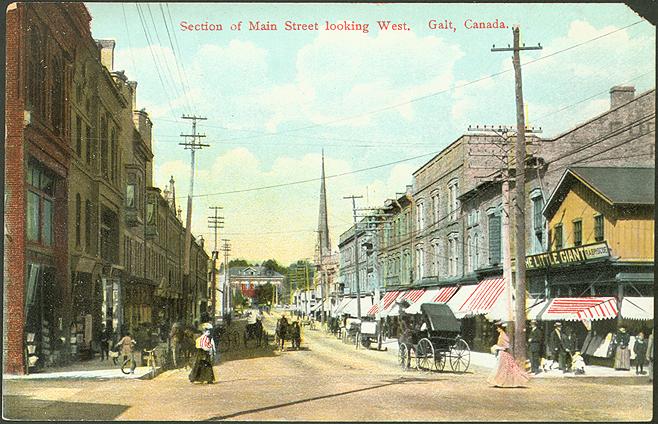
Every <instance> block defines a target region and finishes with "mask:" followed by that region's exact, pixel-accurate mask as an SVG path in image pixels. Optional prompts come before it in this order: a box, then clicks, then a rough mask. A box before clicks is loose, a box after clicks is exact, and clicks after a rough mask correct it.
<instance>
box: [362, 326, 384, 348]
mask: <svg viewBox="0 0 658 424" xmlns="http://www.w3.org/2000/svg"><path fill="white" fill-rule="evenodd" d="M357 338H358V342H359V343H357V344H356V347H357V349H358V347H359V344H361V346H363V347H365V348H366V349H369V348H370V345H371V344H373V343H376V344H377V350H382V342H383V341H384V334H383V331H382V326H381V325H380V323H379V322H377V321H363V322H361V327H360V329H359V334H358V337H357ZM384 350H386V348H384Z"/></svg>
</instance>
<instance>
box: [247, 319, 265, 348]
mask: <svg viewBox="0 0 658 424" xmlns="http://www.w3.org/2000/svg"><path fill="white" fill-rule="evenodd" d="M262 339H263V323H262V322H261V321H260V319H256V322H255V323H253V324H247V326H246V327H245V329H244V345H245V347H247V340H256V346H260V342H261V340H262Z"/></svg>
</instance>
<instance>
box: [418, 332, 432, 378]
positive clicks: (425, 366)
mask: <svg viewBox="0 0 658 424" xmlns="http://www.w3.org/2000/svg"><path fill="white" fill-rule="evenodd" d="M432 362H434V346H432V342H430V341H429V339H420V341H419V342H418V347H417V348H416V369H419V370H428V371H429V370H430V369H431V368H432Z"/></svg>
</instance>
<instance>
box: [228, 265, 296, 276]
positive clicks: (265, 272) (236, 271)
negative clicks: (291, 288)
mask: <svg viewBox="0 0 658 424" xmlns="http://www.w3.org/2000/svg"><path fill="white" fill-rule="evenodd" d="M252 273H253V274H252ZM229 274H230V275H232V276H240V277H250V276H253V277H270V278H284V277H283V275H281V274H279V273H278V272H276V271H273V270H271V269H267V268H265V267H263V266H260V265H254V266H232V267H231V268H229Z"/></svg>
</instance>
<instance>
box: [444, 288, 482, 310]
mask: <svg viewBox="0 0 658 424" xmlns="http://www.w3.org/2000/svg"><path fill="white" fill-rule="evenodd" d="M476 288H477V284H473V285H469V286H461V287H460V288H459V290H457V293H455V294H454V295H453V296H452V298H451V299H450V300H449V301H448V306H450V309H452V312H453V313H454V314H455V316H456V317H457V318H463V317H464V316H465V315H466V313H465V312H460V311H459V307H460V306H461V305H463V304H464V302H465V301H466V299H468V298H469V297H470V296H471V295H472V294H473V292H475V289H476Z"/></svg>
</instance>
